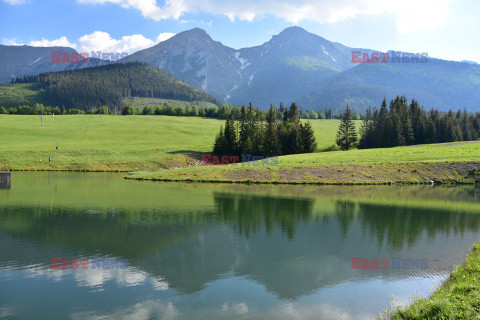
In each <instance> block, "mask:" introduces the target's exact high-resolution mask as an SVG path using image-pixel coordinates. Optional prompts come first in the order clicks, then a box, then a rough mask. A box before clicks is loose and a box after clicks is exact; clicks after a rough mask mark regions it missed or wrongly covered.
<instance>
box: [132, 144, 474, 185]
mask: <svg viewBox="0 0 480 320" xmlns="http://www.w3.org/2000/svg"><path fill="white" fill-rule="evenodd" d="M479 154H480V143H477V142H471V143H449V144H437V145H425V146H414V147H397V148H389V149H369V150H351V151H347V152H343V151H338V152H326V153H315V154H301V155H289V156H283V157H279V158H278V166H262V165H261V164H260V163H258V162H257V163H250V165H248V166H247V165H236V166H235V165H229V166H208V167H190V168H182V169H176V170H160V171H157V172H149V173H142V174H136V175H130V176H128V178H131V179H141V180H163V181H200V182H253V183H293V184H295V183H312V184H313V183H317V184H349V183H352V184H387V183H431V182H432V180H433V181H436V182H443V183H474V182H475V179H476V172H477V171H480V159H479V156H478V155H479ZM254 164H257V165H254Z"/></svg>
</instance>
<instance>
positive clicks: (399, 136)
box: [339, 96, 480, 149]
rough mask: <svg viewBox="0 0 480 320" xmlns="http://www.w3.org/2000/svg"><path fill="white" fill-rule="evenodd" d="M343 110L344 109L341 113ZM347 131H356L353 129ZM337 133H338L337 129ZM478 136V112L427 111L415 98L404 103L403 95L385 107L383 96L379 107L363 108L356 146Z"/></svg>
mask: <svg viewBox="0 0 480 320" xmlns="http://www.w3.org/2000/svg"><path fill="white" fill-rule="evenodd" d="M347 111H348V108H347ZM346 114H347V112H345V114H344V115H346ZM344 118H345V117H344ZM347 118H349V116H347ZM345 121H348V119H343V120H342V123H345ZM349 134H355V135H356V133H355V132H353V133H349ZM339 135H340V136H341V135H342V134H341V133H340V132H339ZM479 137H480V113H476V114H472V113H467V111H466V110H464V111H463V112H462V111H457V112H453V111H449V112H442V113H441V112H439V111H438V110H436V109H431V110H429V111H427V110H425V109H424V108H423V107H421V106H420V105H419V104H418V102H417V101H415V100H412V101H411V103H410V104H408V102H407V99H406V98H405V97H404V96H402V97H399V96H397V97H396V98H395V99H393V100H391V101H390V105H389V107H388V108H387V102H386V100H385V99H383V102H382V105H381V107H380V109H377V108H374V109H373V110H372V109H370V108H369V109H367V112H366V114H365V118H364V120H363V124H362V127H361V129H360V139H359V141H358V148H359V149H368V148H387V147H396V146H407V145H415V144H428V143H443V142H454V141H471V140H477V139H479ZM343 138H344V139H345V138H346V137H343ZM354 140H355V139H354Z"/></svg>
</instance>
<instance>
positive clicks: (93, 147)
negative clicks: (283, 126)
mask: <svg viewBox="0 0 480 320" xmlns="http://www.w3.org/2000/svg"><path fill="white" fill-rule="evenodd" d="M223 123H224V121H222V120H216V119H208V118H199V117H170V116H142V115H136V116H113V115H108V116H106V115H103V116H100V115H94V116H91V115H63V116H62V115H56V116H55V125H53V117H52V116H44V117H43V126H42V125H41V116H31V115H0V146H1V147H0V165H1V166H2V168H3V169H11V170H80V171H123V172H126V171H137V170H158V169H164V168H172V167H185V166H189V165H195V163H196V160H197V159H199V155H200V154H202V153H207V152H211V150H212V147H213V141H214V139H215V135H216V133H217V132H218V130H219V128H220V126H221V125H222V124H223ZM311 123H312V126H313V128H314V130H315V133H316V138H317V142H318V147H319V148H326V147H329V146H331V145H332V144H334V141H335V136H336V131H337V128H338V124H339V121H338V120H312V121H311ZM56 146H58V147H59V151H57V150H56ZM49 157H51V159H52V161H51V162H50V163H49V162H48V158H49Z"/></svg>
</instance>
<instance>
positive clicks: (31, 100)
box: [0, 83, 52, 108]
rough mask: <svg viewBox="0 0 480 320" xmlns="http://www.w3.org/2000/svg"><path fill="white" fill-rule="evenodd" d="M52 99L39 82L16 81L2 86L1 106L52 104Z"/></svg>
mask: <svg viewBox="0 0 480 320" xmlns="http://www.w3.org/2000/svg"><path fill="white" fill-rule="evenodd" d="M51 102H52V101H50V99H49V98H48V95H47V92H46V91H45V89H43V88H42V86H41V85H40V84H39V83H16V84H12V85H5V86H0V107H5V108H10V107H17V106H23V105H27V106H33V105H35V104H36V103H42V104H44V105H50V104H51Z"/></svg>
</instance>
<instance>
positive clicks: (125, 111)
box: [122, 106, 135, 116]
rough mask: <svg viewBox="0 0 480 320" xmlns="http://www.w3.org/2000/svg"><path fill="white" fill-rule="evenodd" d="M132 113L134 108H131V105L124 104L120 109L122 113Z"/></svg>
mask: <svg viewBox="0 0 480 320" xmlns="http://www.w3.org/2000/svg"><path fill="white" fill-rule="evenodd" d="M132 114H135V109H133V107H132V106H125V107H124V108H123V109H122V115H124V116H129V115H132Z"/></svg>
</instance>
